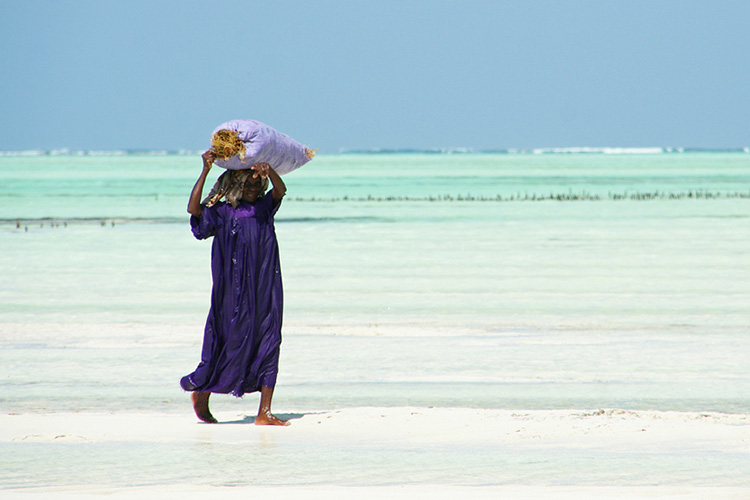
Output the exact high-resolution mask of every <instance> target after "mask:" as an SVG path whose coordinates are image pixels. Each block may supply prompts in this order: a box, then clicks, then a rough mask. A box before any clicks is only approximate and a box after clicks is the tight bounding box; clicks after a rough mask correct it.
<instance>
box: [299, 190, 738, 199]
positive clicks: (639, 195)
mask: <svg viewBox="0 0 750 500" xmlns="http://www.w3.org/2000/svg"><path fill="white" fill-rule="evenodd" d="M734 198H742V199H750V191H748V192H739V191H738V192H721V191H702V190H696V191H686V192H680V193H670V192H664V191H653V192H632V193H629V192H627V191H626V192H624V193H611V192H610V193H608V194H607V195H606V196H604V195H599V194H591V193H587V192H585V191H584V192H582V193H573V192H568V193H550V194H548V195H544V194H538V193H516V194H511V195H506V196H503V195H501V194H497V195H495V196H485V195H481V196H477V195H472V194H466V195H460V194H459V195H455V196H453V195H449V194H446V195H437V196H372V195H367V196H359V197H354V196H342V197H331V198H326V197H316V196H313V197H309V198H303V197H292V198H291V200H292V201H306V202H337V201H350V202H360V201H375V202H389V201H414V202H454V201H470V202H475V201H478V202H509V201H612V200H614V201H619V200H632V201H650V200H715V199H734Z"/></svg>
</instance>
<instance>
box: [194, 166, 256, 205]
mask: <svg viewBox="0 0 750 500" xmlns="http://www.w3.org/2000/svg"><path fill="white" fill-rule="evenodd" d="M254 173H255V171H254V170H227V171H226V172H224V173H223V174H221V175H220V176H219V178H218V179H216V183H215V184H214V187H212V188H211V191H209V193H208V196H206V198H205V199H204V200H203V205H205V206H207V207H212V206H214V205H216V204H217V203H218V202H219V201H220V200H221V199H222V198H226V200H227V203H229V204H230V205H232V207H234V208H237V205H238V204H239V203H240V200H241V199H242V191H243V190H244V188H245V182H247V181H248V179H251V178H252V176H253V174H254ZM262 183H263V191H265V189H266V187H267V186H268V179H263V180H262ZM260 196H263V193H262V192H261V194H260ZM260 196H259V197H260Z"/></svg>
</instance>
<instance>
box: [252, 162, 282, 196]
mask: <svg viewBox="0 0 750 500" xmlns="http://www.w3.org/2000/svg"><path fill="white" fill-rule="evenodd" d="M253 170H255V173H254V174H253V176H254V177H257V176H260V177H263V178H264V179H265V178H266V177H268V178H269V179H271V184H273V191H271V197H272V198H273V203H274V205H275V204H276V203H278V202H280V201H281V199H282V198H283V197H284V195H285V194H286V184H284V181H282V180H281V176H280V175H279V174H277V173H276V170H274V169H273V167H271V165H269V164H268V163H256V164H255V165H253Z"/></svg>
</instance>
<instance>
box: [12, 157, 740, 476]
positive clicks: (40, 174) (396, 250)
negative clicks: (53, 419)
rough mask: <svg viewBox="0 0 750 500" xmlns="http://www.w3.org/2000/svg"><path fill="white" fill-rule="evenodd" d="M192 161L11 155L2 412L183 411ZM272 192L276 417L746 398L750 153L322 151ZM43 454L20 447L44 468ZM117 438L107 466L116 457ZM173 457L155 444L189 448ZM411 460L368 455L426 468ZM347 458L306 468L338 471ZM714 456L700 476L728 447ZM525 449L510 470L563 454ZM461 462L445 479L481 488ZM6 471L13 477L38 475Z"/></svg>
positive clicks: (188, 361) (687, 406)
mask: <svg viewBox="0 0 750 500" xmlns="http://www.w3.org/2000/svg"><path fill="white" fill-rule="evenodd" d="M200 166H201V164H200V158H199V156H197V155H194V156H179V155H172V156H145V155H140V156H139V155H126V156H33V157H12V156H3V157H0V179H2V182H0V201H1V202H2V203H1V204H0V275H1V276H2V277H3V278H2V285H1V286H0V345H1V346H2V349H0V380H2V391H1V392H0V407H1V408H2V412H4V413H22V414H24V413H39V412H41V413H49V412H70V411H83V412H86V411H108V412H121V411H130V410H133V409H135V410H138V411H146V412H148V411H153V412H160V413H164V412H166V413H174V414H183V413H185V412H186V411H188V412H189V411H190V409H189V408H187V407H186V399H185V394H184V393H183V392H182V391H181V390H180V388H179V386H178V384H177V382H178V380H179V378H180V377H181V376H182V375H184V374H185V373H188V372H189V371H191V370H192V369H193V368H194V366H195V364H196V363H197V361H198V355H199V348H200V341H201V336H202V328H203V321H204V320H205V315H206V313H207V310H208V299H209V291H210V274H209V255H210V244H209V243H208V242H199V241H196V240H195V239H194V238H193V237H192V235H191V234H190V231H189V227H188V223H187V214H186V213H185V207H186V203H187V196H188V194H189V192H190V189H191V188H192V185H193V183H194V182H195V179H196V178H197V175H198V173H199V172H200ZM219 173H220V169H218V168H215V169H214V171H212V176H213V177H212V178H215V177H216V176H218V174H219ZM285 182H286V183H287V187H288V195H287V198H286V199H285V201H284V203H283V205H282V208H281V210H280V211H279V214H278V216H277V222H276V227H277V233H278V236H279V242H280V247H281V252H282V256H281V258H282V272H283V275H284V286H285V316H284V322H285V327H284V343H283V345H282V357H281V367H280V375H279V382H278V386H277V391H276V396H275V403H274V405H275V407H276V408H277V409H278V410H279V411H282V412H283V411H288V412H310V411H320V410H330V409H337V408H342V407H359V406H421V407H426V406H436V407H470V408H500V409H521V408H522V409H555V408H600V407H617V408H628V409H656V410H664V411H669V410H678V411H697V412H700V411H719V412H730V413H746V412H747V409H748V407H750V396H749V395H750V366H748V364H747V359H748V357H749V355H750V343H748V334H749V333H750V332H749V331H748V328H749V327H748V325H750V308H748V304H749V303H750V238H748V236H747V235H748V234H750V215H749V214H750V155H748V154H745V153H680V154H649V155H603V154H593V155H585V154H582V155H567V154H543V155H532V154H516V155H514V154H454V155H447V154H445V155H440V154H351V155H331V156H325V155H320V156H319V157H317V158H316V159H315V160H314V161H313V162H312V163H310V164H308V165H307V166H305V167H304V168H302V169H300V170H298V171H296V172H293V173H291V174H289V175H287V176H285ZM213 404H214V408H215V411H218V412H221V411H235V410H236V411H245V410H246V411H248V412H252V410H253V409H254V407H255V405H256V404H257V403H256V400H255V399H254V398H253V397H252V396H251V397H247V398H244V399H239V400H236V399H234V398H229V397H226V398H223V399H222V398H216V400H215V402H214V403H213ZM8 446H16V447H18V446H26V445H18V444H14V445H8ZM45 446H47V447H48V448H45ZM50 446H51V447H50ZM54 446H55V445H49V444H47V445H45V444H43V443H39V444H35V445H33V446H29V447H23V448H22V450H23V451H19V456H23V457H26V458H28V460H32V457H33V456H35V455H36V454H37V453H40V454H42V455H44V456H50V457H52V458H54V457H56V456H57V455H56V454H58V453H59V452H60V450H59V449H58V448H54ZM107 446H110V445H101V446H99V447H98V448H96V450H98V451H96V453H100V454H103V455H104V456H106V457H105V458H107V457H109V458H107V459H108V460H114V458H112V457H114V456H115V455H116V453H120V452H122V451H123V449H119V451H118V450H114V449H113V450H109V449H108V448H107ZM34 447H39V448H40V449H39V450H36V449H32V448H34ZM167 448H169V447H166V448H164V450H162V451H163V453H162V454H160V453H161V452H158V453H157V458H159V457H161V458H159V459H160V460H161V459H164V460H167V461H168V462H169V457H170V456H171V454H173V453H177V451H179V450H177V451H175V450H173V449H172V448H169V449H167ZM128 450H129V451H128V452H129V453H130V452H132V453H133V454H140V453H141V451H140V450H139V449H138V446H137V445H135V444H134V445H133V446H132V447H131V448H128ZM126 451H127V450H126ZM230 451H231V453H229V455H227V456H230V457H231V456H234V455H236V450H234V448H232V449H231V450H230ZM308 451H309V450H308ZM412 451H413V450H411V451H410V450H401V451H398V450H396V451H388V453H387V454H386V455H382V456H381V458H382V459H383V460H385V461H391V460H395V461H396V462H398V461H399V460H400V461H401V462H402V463H403V464H406V465H405V467H406V469H404V470H409V471H411V472H410V474H412V475H413V476H414V477H417V478H418V479H415V481H425V482H429V481H433V482H435V481H437V482H439V478H440V471H441V470H442V469H441V467H438V465H435V467H434V468H433V469H429V468H428V469H420V468H419V467H417V465H415V463H410V462H409V460H410V459H409V456H411V455H410V454H411V453H412ZM433 452H434V453H433V454H432V455H430V457H429V460H434V461H435V464H439V463H441V461H443V460H445V457H446V456H447V455H446V453H447V452H446V451H440V450H433ZM216 453H218V454H219V455H220V454H221V453H222V451H221V450H219V451H217V450H213V449H212V450H211V454H210V456H211V457H214V458H215V456H214V455H215V454H216ZM352 453H354V451H352ZM384 453H385V452H384ZM461 453H469V451H466V450H464V451H462V452H461ZM391 455H393V456H391ZM217 456H218V455H217ZM468 456H469V455H467V457H468ZM352 457H354V455H351V456H350V455H346V454H344V455H340V456H338V455H337V456H335V457H334V456H331V457H329V458H330V459H331V460H330V464H333V465H331V467H330V468H329V469H326V468H325V467H323V469H321V472H320V473H319V474H320V475H318V476H316V475H315V474H312V473H311V474H312V475H308V476H304V477H306V478H307V479H306V481H309V482H312V483H316V482H325V481H326V479H325V478H326V477H328V478H329V479H330V478H335V477H338V476H336V473H335V472H333V471H335V470H337V469H336V466H335V464H340V463H343V462H350V461H352V460H354V459H353V458H352ZM464 458H466V457H464ZM705 458H706V459H707V460H708V461H709V462H710V463H713V464H714V465H712V466H711V468H710V471H709V472H710V473H709V472H707V473H706V474H708V475H707V476H706V477H709V476H710V474H720V472H721V471H722V470H723V469H724V468H727V467H728V465H727V464H729V463H730V462H731V461H732V460H733V459H732V457H729V456H727V457H705ZM515 459H518V460H521V461H522V462H523V463H522V464H520V465H518V464H516V465H517V468H516V469H513V468H512V467H511V472H508V474H509V475H508V476H502V478H500V479H498V480H499V481H501V482H502V481H506V480H508V481H510V480H512V476H513V474H514V472H512V471H515V472H519V470H520V469H519V468H522V469H524V470H526V471H527V472H528V474H529V475H528V477H530V478H531V477H534V475H535V474H547V473H550V474H551V473H554V471H555V470H557V471H558V472H559V471H563V470H568V469H569V468H568V466H563V465H561V464H562V462H561V463H560V464H557V463H556V462H555V461H554V460H553V461H552V462H550V463H548V464H547V465H545V467H548V468H550V470H547V469H544V470H537V469H533V467H531V466H530V465H529V464H531V463H533V462H534V457H529V456H525V455H524V457H522V458H519V457H515V458H513V457H511V458H508V459H507V460H509V461H510V462H512V461H513V460H515ZM709 459H710V460H709ZM24 460H25V459H24ZM81 460H83V459H81ZM287 460H291V459H287ZM467 460H468V458H467ZM493 460H494V461H492V460H491V461H490V462H489V464H490V465H487V467H489V468H491V467H494V466H497V467H501V466H502V465H503V464H504V463H505V462H503V460H505V459H503V458H502V457H501V456H499V455H497V456H494V458H493ZM560 460H562V458H560ZM581 460H583V458H581ZM607 460H611V461H614V462H613V463H614V464H615V465H614V466H623V467H625V469H623V470H626V471H627V470H630V471H631V472H632V473H633V474H632V477H637V476H638V475H639V474H640V473H639V472H637V471H641V472H643V470H644V469H643V467H642V466H640V465H639V466H636V465H633V464H634V463H635V462H632V463H631V462H628V460H631V458H627V460H625V459H623V460H625V462H627V463H625V462H623V463H625V465H623V463H620V462H618V460H619V459H618V458H617V457H614V458H613V457H612V456H608V458H607ZM84 461H85V460H84ZM342 461H343V462H342ZM355 462H356V461H355ZM678 462H679V461H678ZM24 463H26V462H24ZM169 463H172V462H169ZM290 463H291V462H290ZM466 463H467V464H469V465H467V466H466V467H463V468H458V469H455V470H452V471H451V474H450V475H449V479H450V478H452V479H451V481H453V480H455V481H456V482H464V483H466V484H480V483H481V481H483V480H484V479H479V477H480V476H476V475H475V473H473V472H471V470H470V469H471V464H472V463H473V462H472V461H471V460H468V461H467V462H466ZM675 463H677V462H675ZM680 463H681V464H682V465H680V467H682V466H683V465H685V464H683V463H682V462H680ZM19 464H20V462H19V463H15V464H11V465H13V467H14V469H13V470H15V471H16V475H15V476H14V479H13V483H12V484H13V485H19V484H26V483H25V482H24V481H27V482H33V481H34V479H33V477H34V474H41V472H40V470H39V469H38V468H34V467H32V466H28V464H27V465H22V464H21V465H19ZM75 464H78V462H76V461H73V465H75ZM492 464H494V465H492ZM618 464H619V465H618ZM73 465H71V467H73ZM370 465H372V464H370ZM476 465H477V464H474V466H476ZM631 465H632V466H633V468H631V469H627V467H629V466H631ZM675 467H677V466H675ZM105 469H106V467H105ZM386 469H387V468H383V467H380V468H379V469H377V470H379V471H381V472H383V471H386ZM60 470H63V471H67V469H65V468H64V467H63V469H60ZM326 470H327V471H328V472H326ZM373 470H374V469H373ZM481 470H482V471H484V472H483V474H484V475H483V476H482V477H484V478H486V475H487V471H489V470H490V469H486V470H485V469H481ZM545 471H546V472H545ZM550 471H552V472H550ZM634 471H636V472H634ZM53 472H54V471H53ZM53 472H50V473H49V474H51V475H49V477H48V479H49V481H51V482H52V483H53V484H56V483H55V481H58V482H59V484H67V483H65V481H66V480H62V479H59V478H58V479H55V477H57V476H54V474H55V473H53ZM58 472H59V471H58ZM103 473H104V472H103ZM159 474H162V476H163V475H164V474H166V475H168V474H167V473H166V472H163V471H162V472H160V473H159ZM269 474H270V475H269V476H268V478H267V479H266V483H264V484H277V483H285V481H286V484H291V483H289V482H288V480H285V479H284V477H283V476H280V475H278V474H276V475H274V474H273V472H269ZM325 474H328V476H325ZM379 474H380V472H378V474H375V475H374V476H371V477H369V479H368V478H367V477H366V474H365V475H363V476H362V477H359V476H356V475H355V476H347V477H348V479H346V481H349V482H351V483H353V484H373V483H378V484H380V483H382V482H383V481H384V478H385V477H386V476H385V475H384V474H385V472H383V474H380V475H379ZM162 476H158V477H157V476H154V478H153V480H154V481H155V482H156V483H158V482H159V481H160V480H161V479H159V478H160V477H162ZM92 477H93V476H92ZM97 477H99V476H97ZM170 477H172V476H170ZM352 477H354V479H352ZM410 477H411V476H410ZM518 477H526V476H522V475H521V476H518ZM681 477H683V479H684V475H683V476H681ZM701 477H703V476H701ZM738 477H739V476H738ZM472 478H474V479H472ZM602 478H603V479H602V484H606V483H607V481H608V480H609V479H611V477H610V476H608V475H607V474H603V475H602ZM607 478H609V479H607ZM100 479H101V478H100ZM97 480H99V479H96V478H92V479H91V481H94V482H95V481H97ZM368 481H369V483H368ZM405 481H406V482H409V481H410V480H409V479H405ZM477 481H478V482H477ZM707 481H708V480H707ZM732 481H734V480H732ZM732 481H729V482H728V483H727V484H740V483H737V481H734V482H732ZM219 482H220V481H219ZM303 482H304V481H303ZM636 482H637V481H636ZM563 483H564V480H563ZM594 483H596V481H594ZM6 484H11V483H6ZM482 484H484V483H482ZM597 484H598V483H597ZM639 484H641V483H639ZM643 484H645V483H643ZM695 484H702V483H700V481H698V482H697V483H695ZM743 484H744V483H743Z"/></svg>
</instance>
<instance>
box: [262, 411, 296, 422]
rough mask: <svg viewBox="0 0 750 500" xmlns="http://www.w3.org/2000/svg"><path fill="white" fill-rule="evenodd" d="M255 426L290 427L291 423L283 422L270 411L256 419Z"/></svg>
mask: <svg viewBox="0 0 750 500" xmlns="http://www.w3.org/2000/svg"><path fill="white" fill-rule="evenodd" d="M255 425H289V421H287V420H281V419H280V418H279V417H277V416H276V415H274V414H273V413H271V412H270V411H265V412H263V411H262V412H260V413H258V416H257V417H255Z"/></svg>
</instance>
